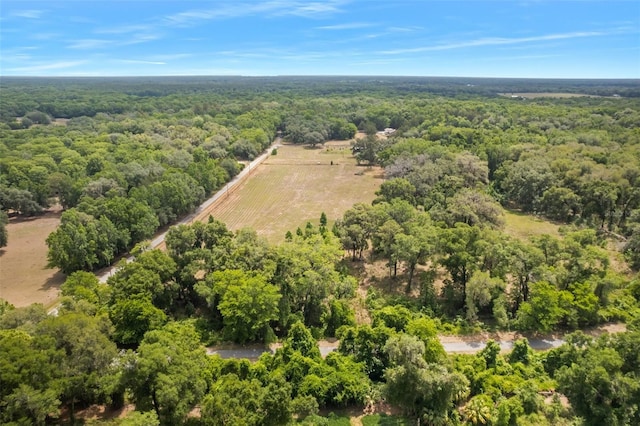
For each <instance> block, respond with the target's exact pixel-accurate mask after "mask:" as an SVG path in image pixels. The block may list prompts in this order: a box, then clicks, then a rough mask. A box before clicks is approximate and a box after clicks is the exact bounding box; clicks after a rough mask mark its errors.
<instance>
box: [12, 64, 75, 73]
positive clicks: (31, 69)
mask: <svg viewBox="0 0 640 426" xmlns="http://www.w3.org/2000/svg"><path fill="white" fill-rule="evenodd" d="M86 62H87V61H58V62H50V63H40V64H31V65H29V66H26V67H18V68H9V69H7V71H11V72H24V73H27V74H36V73H38V72H41V71H51V70H59V69H65V68H73V67H77V66H78V65H82V64H84V63H86Z"/></svg>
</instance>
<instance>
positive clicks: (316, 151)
mask: <svg viewBox="0 0 640 426" xmlns="http://www.w3.org/2000/svg"><path fill="white" fill-rule="evenodd" d="M332 162H333V164H332ZM381 183H382V169H381V168H379V167H366V166H358V165H356V161H355V159H354V158H353V156H352V155H351V149H350V144H349V142H348V141H333V142H327V143H326V144H325V145H324V147H322V148H310V147H307V146H300V145H290V144H285V145H283V146H281V147H280V148H278V154H277V155H272V156H270V157H269V158H267V159H266V160H265V161H264V162H263V163H262V164H261V165H260V166H258V168H257V169H256V170H255V171H254V172H253V174H252V176H251V177H250V178H249V179H246V180H245V181H244V182H243V183H241V184H240V185H239V186H238V188H236V189H235V190H233V191H231V192H230V193H229V194H228V195H227V196H225V197H224V199H222V200H221V201H220V202H218V203H216V204H215V205H213V206H212V207H211V209H209V211H208V212H207V215H206V216H205V217H207V216H208V214H211V215H212V216H213V217H214V218H216V219H218V220H221V221H222V222H225V223H226V224H227V226H228V227H229V229H231V230H237V229H240V228H244V227H250V228H253V229H255V230H256V231H257V232H258V234H259V235H262V236H264V237H266V238H267V240H269V242H271V243H278V242H281V241H283V240H284V236H285V234H286V233H287V231H291V232H295V230H296V228H298V227H301V228H304V226H305V224H306V223H307V222H309V221H310V222H312V223H314V224H317V223H318V221H319V218H320V214H321V213H322V212H325V214H326V215H327V218H328V219H329V221H330V222H333V221H335V220H336V219H339V218H341V217H342V214H343V213H344V212H345V211H346V210H348V209H349V208H351V207H352V206H353V205H354V204H355V203H358V202H363V203H371V201H372V200H373V199H374V198H375V191H376V190H377V189H378V188H379V187H380V184H381Z"/></svg>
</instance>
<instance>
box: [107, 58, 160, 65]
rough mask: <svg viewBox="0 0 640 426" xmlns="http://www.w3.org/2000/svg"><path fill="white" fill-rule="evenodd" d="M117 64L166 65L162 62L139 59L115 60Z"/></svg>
mask: <svg viewBox="0 0 640 426" xmlns="http://www.w3.org/2000/svg"><path fill="white" fill-rule="evenodd" d="M117 62H123V63H125V64H148V65H167V63H166V62H162V61H144V60H141V59H117Z"/></svg>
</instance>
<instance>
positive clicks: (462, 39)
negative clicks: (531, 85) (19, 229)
mask: <svg viewBox="0 0 640 426" xmlns="http://www.w3.org/2000/svg"><path fill="white" fill-rule="evenodd" d="M0 37H1V39H0V75H3V76H10V75H25V76H27V75H38V76H135V75H153V76H155V75H249V76H251V75H410V76H469V77H540V78H640V1H639V0H627V1H615V0H614V1H612V0H608V1H596V0H582V1H566V0H556V1H539V0H524V1H518V0H501V1H499V0H496V1H480V0H475V1H462V0H450V1H431V0H396V1H394V0H385V1H382V0H351V1H349V0H307V1H305V0H236V1H227V0H216V1H204V0H200V1H189V0H186V1H185V0H183V1H174V0H155V1H150V0H149V1H147V0H137V1H135V0H134V1H123V0H111V1H93V0H48V1H29V0H19V1H17V0H2V1H1V2H0Z"/></svg>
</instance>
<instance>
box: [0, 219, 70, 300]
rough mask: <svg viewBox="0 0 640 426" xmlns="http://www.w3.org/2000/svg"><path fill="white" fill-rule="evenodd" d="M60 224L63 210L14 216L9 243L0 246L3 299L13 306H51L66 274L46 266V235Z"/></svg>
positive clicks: (0, 288)
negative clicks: (39, 304)
mask: <svg viewBox="0 0 640 426" xmlns="http://www.w3.org/2000/svg"><path fill="white" fill-rule="evenodd" d="M59 223H60V212H51V213H46V214H45V215H44V216H37V217H33V218H12V219H11V220H10V221H9V225H7V230H8V232H9V244H8V245H7V246H6V247H4V248H2V249H0V298H3V299H5V300H8V301H9V302H10V303H12V304H13V305H15V306H17V307H20V306H27V305H30V304H31V303H42V304H44V305H45V306H49V305H51V304H52V303H53V302H54V301H55V300H56V299H57V297H58V289H59V288H60V284H62V283H63V282H64V279H65V276H64V274H62V273H61V272H59V271H58V270H57V269H48V268H47V244H46V243H45V240H46V238H47V236H48V235H49V234H50V233H51V232H53V231H54V230H55V229H56V228H57V227H58V224H59Z"/></svg>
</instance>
